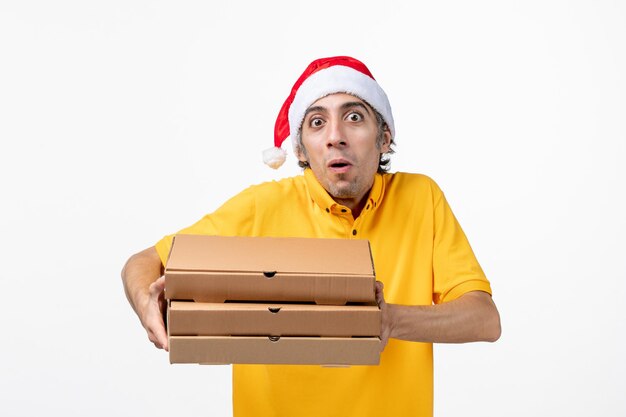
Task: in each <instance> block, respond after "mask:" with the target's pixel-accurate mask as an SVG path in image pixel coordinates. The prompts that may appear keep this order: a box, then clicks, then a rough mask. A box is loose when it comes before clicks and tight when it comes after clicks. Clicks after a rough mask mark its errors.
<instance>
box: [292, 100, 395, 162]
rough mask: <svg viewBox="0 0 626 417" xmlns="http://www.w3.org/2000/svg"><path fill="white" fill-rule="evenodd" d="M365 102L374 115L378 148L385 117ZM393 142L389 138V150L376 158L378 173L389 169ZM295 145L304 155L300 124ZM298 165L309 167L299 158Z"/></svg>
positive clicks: (382, 138) (383, 129)
mask: <svg viewBox="0 0 626 417" xmlns="http://www.w3.org/2000/svg"><path fill="white" fill-rule="evenodd" d="M365 104H367V106H369V108H370V109H372V110H373V111H374V114H375V115H376V125H377V126H378V132H377V133H376V147H377V148H378V149H381V148H382V146H383V141H384V140H385V130H387V129H389V128H388V127H387V123H385V119H383V116H382V115H381V114H380V113H379V112H378V111H377V110H376V109H375V108H373V107H372V106H370V105H369V103H367V102H366V103H365ZM395 144H396V143H395V142H394V141H393V138H391V143H390V144H389V151H388V152H386V153H381V154H380V159H379V160H378V173H379V174H384V173H385V172H387V171H389V168H390V167H389V163H390V162H391V160H390V159H389V156H388V155H391V154H392V153H395V151H394V150H393V148H392V146H393V145H395ZM296 147H297V148H298V149H300V151H301V152H302V154H303V155H305V156H306V149H305V147H304V145H303V144H302V126H300V129H298V133H296ZM298 165H299V166H300V168H308V167H309V163H308V162H302V161H300V160H298Z"/></svg>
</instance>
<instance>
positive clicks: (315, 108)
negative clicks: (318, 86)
mask: <svg viewBox="0 0 626 417" xmlns="http://www.w3.org/2000/svg"><path fill="white" fill-rule="evenodd" d="M316 111H318V112H326V107H324V106H311V107H309V108H308V109H306V111H305V112H304V117H303V118H302V119H306V117H307V116H308V115H309V113H313V112H316Z"/></svg>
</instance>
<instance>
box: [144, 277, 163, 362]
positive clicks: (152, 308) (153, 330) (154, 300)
mask: <svg viewBox="0 0 626 417" xmlns="http://www.w3.org/2000/svg"><path fill="white" fill-rule="evenodd" d="M164 290H165V277H161V278H159V279H157V280H156V281H154V282H153V283H152V284H150V287H149V288H148V294H149V296H148V297H147V298H146V299H145V301H144V303H143V305H142V306H141V310H140V312H139V319H140V320H141V324H142V325H143V327H144V329H146V332H147V333H148V339H150V341H151V342H152V343H154V346H156V347H157V348H159V349H165V350H166V351H167V350H168V349H169V347H168V345H167V333H166V331H165V323H163V312H164V310H165V299H164Z"/></svg>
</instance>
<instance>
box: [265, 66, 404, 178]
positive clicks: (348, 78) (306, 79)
mask: <svg viewBox="0 0 626 417" xmlns="http://www.w3.org/2000/svg"><path fill="white" fill-rule="evenodd" d="M334 93H348V94H352V95H354V96H356V97H359V98H360V99H361V100H364V101H366V102H367V103H368V104H369V105H370V106H372V107H373V108H374V109H376V111H378V112H379V113H380V114H381V115H382V116H383V119H384V120H385V123H387V126H388V127H389V131H390V132H391V137H392V138H394V137H395V127H394V123H393V115H392V113H391V105H390V104H389V99H388V98H387V95H386V94H385V92H384V91H383V89H382V88H381V87H380V85H378V83H377V82H376V80H375V79H374V77H373V76H372V73H371V72H370V71H369V69H367V67H366V66H365V64H363V63H362V62H361V61H359V60H357V59H354V58H351V57H349V56H335V57H330V58H320V59H317V60H315V61H313V62H311V63H310V64H309V66H308V67H307V68H306V69H305V70H304V72H303V73H302V75H301V76H300V78H298V80H297V81H296V83H295V84H294V85H293V87H292V88H291V94H289V97H287V99H286V100H285V102H284V103H283V106H282V107H281V109H280V112H279V113H278V117H277V118H276V124H275V125H274V147H272V148H269V149H266V150H265V151H263V162H265V163H266V164H267V165H269V166H270V167H272V168H274V169H277V168H278V167H280V166H281V165H282V164H283V162H285V158H286V155H287V154H286V152H285V150H284V149H282V148H281V146H282V144H283V142H284V141H285V140H286V139H287V138H289V136H290V134H295V133H297V132H298V130H299V129H300V126H301V125H302V120H303V119H304V114H305V113H306V110H307V109H308V108H309V106H310V105H311V104H313V103H315V102H316V101H317V100H319V99H320V98H322V97H325V96H327V95H330V94H334ZM295 145H296V144H295V143H293V146H294V148H295Z"/></svg>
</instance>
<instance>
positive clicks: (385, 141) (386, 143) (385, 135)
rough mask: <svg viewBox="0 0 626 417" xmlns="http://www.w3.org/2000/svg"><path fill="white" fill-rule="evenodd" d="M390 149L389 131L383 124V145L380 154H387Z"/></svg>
mask: <svg viewBox="0 0 626 417" xmlns="http://www.w3.org/2000/svg"><path fill="white" fill-rule="evenodd" d="M390 149H391V131H390V130H389V126H387V125H386V124H385V127H384V128H383V143H382V145H381V146H380V153H387V152H389V150H390Z"/></svg>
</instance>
